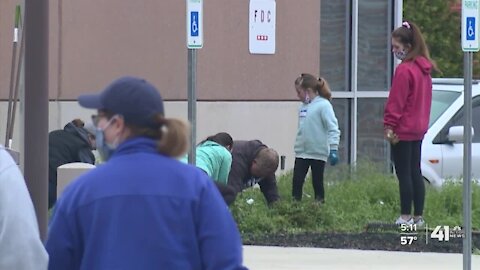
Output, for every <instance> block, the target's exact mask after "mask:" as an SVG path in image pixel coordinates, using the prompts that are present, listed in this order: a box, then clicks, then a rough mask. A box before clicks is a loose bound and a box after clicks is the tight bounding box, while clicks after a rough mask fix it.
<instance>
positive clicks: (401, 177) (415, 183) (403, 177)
mask: <svg viewBox="0 0 480 270" xmlns="http://www.w3.org/2000/svg"><path fill="white" fill-rule="evenodd" d="M421 151H422V141H400V142H399V143H397V144H395V145H394V146H392V155H393V162H394V163H395V171H396V173H397V177H398V182H399V186H400V206H401V214H402V215H410V214H411V213H412V201H413V206H414V215H415V216H421V215H422V214H423V206H424V204H425V183H424V181H423V176H422V171H421V170H420V158H421Z"/></svg>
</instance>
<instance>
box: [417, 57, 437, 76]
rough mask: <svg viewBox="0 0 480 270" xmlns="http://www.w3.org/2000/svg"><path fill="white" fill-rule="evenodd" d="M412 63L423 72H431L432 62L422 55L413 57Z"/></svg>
mask: <svg viewBox="0 0 480 270" xmlns="http://www.w3.org/2000/svg"><path fill="white" fill-rule="evenodd" d="M413 63H415V65H417V66H418V67H419V68H420V70H422V72H423V73H424V74H430V73H431V72H432V67H433V65H432V63H431V62H430V61H429V60H428V59H427V58H425V57H423V56H420V57H417V58H415V60H413Z"/></svg>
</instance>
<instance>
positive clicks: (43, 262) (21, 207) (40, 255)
mask: <svg viewBox="0 0 480 270" xmlns="http://www.w3.org/2000/svg"><path fill="white" fill-rule="evenodd" d="M47 267H48V254H47V252H46V250H45V248H44V246H43V244H42V241H41V240H40V234H39V231H38V223H37V218H36V216H35V210H34V209H33V204H32V200H31V199H30V194H29V193H28V190H27V186H26V184H25V180H24V178H23V175H22V173H21V172H20V169H19V168H18V166H17V165H16V164H15V162H14V161H13V159H12V157H11V156H10V154H9V153H8V152H7V151H6V150H5V149H4V148H3V146H1V145H0V269H15V270H32V269H35V270H44V269H47Z"/></svg>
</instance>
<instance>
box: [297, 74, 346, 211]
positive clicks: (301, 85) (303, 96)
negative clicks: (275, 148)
mask: <svg viewBox="0 0 480 270" xmlns="http://www.w3.org/2000/svg"><path fill="white" fill-rule="evenodd" d="M295 89H296V91H297V96H298V98H299V99H300V100H301V101H302V105H301V107H300V109H299V114H298V131H297V138H296V140H295V147H294V149H295V165H294V168H293V187H292V196H293V198H294V199H295V200H298V201H299V200H301V199H302V193H303V192H302V191H303V184H304V182H305V176H306V174H307V172H308V169H309V168H311V169H312V184H313V190H314V193H315V200H317V201H319V202H320V203H324V202H325V191H324V187H323V174H324V170H325V163H326V162H327V160H328V161H329V162H330V165H332V166H333V165H336V164H337V163H338V144H339V141H340V130H339V128H338V121H337V118H336V116H335V112H334V111H333V107H332V104H331V102H330V100H331V98H332V93H331V91H330V87H329V86H328V83H327V81H326V80H325V79H324V78H316V77H314V76H313V75H311V74H302V75H301V76H300V77H298V78H297V79H296V80H295Z"/></svg>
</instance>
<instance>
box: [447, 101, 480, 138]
mask: <svg viewBox="0 0 480 270" xmlns="http://www.w3.org/2000/svg"><path fill="white" fill-rule="evenodd" d="M464 122H465V114H464V107H463V106H462V108H461V109H460V110H459V111H458V112H457V113H456V114H455V116H454V117H453V118H452V120H451V121H450V122H449V124H448V125H447V128H446V130H447V132H448V129H449V128H450V127H453V126H463V124H464ZM472 126H473V130H474V135H473V138H472V142H474V143H478V142H480V96H477V97H475V98H474V99H473V101H472Z"/></svg>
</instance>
